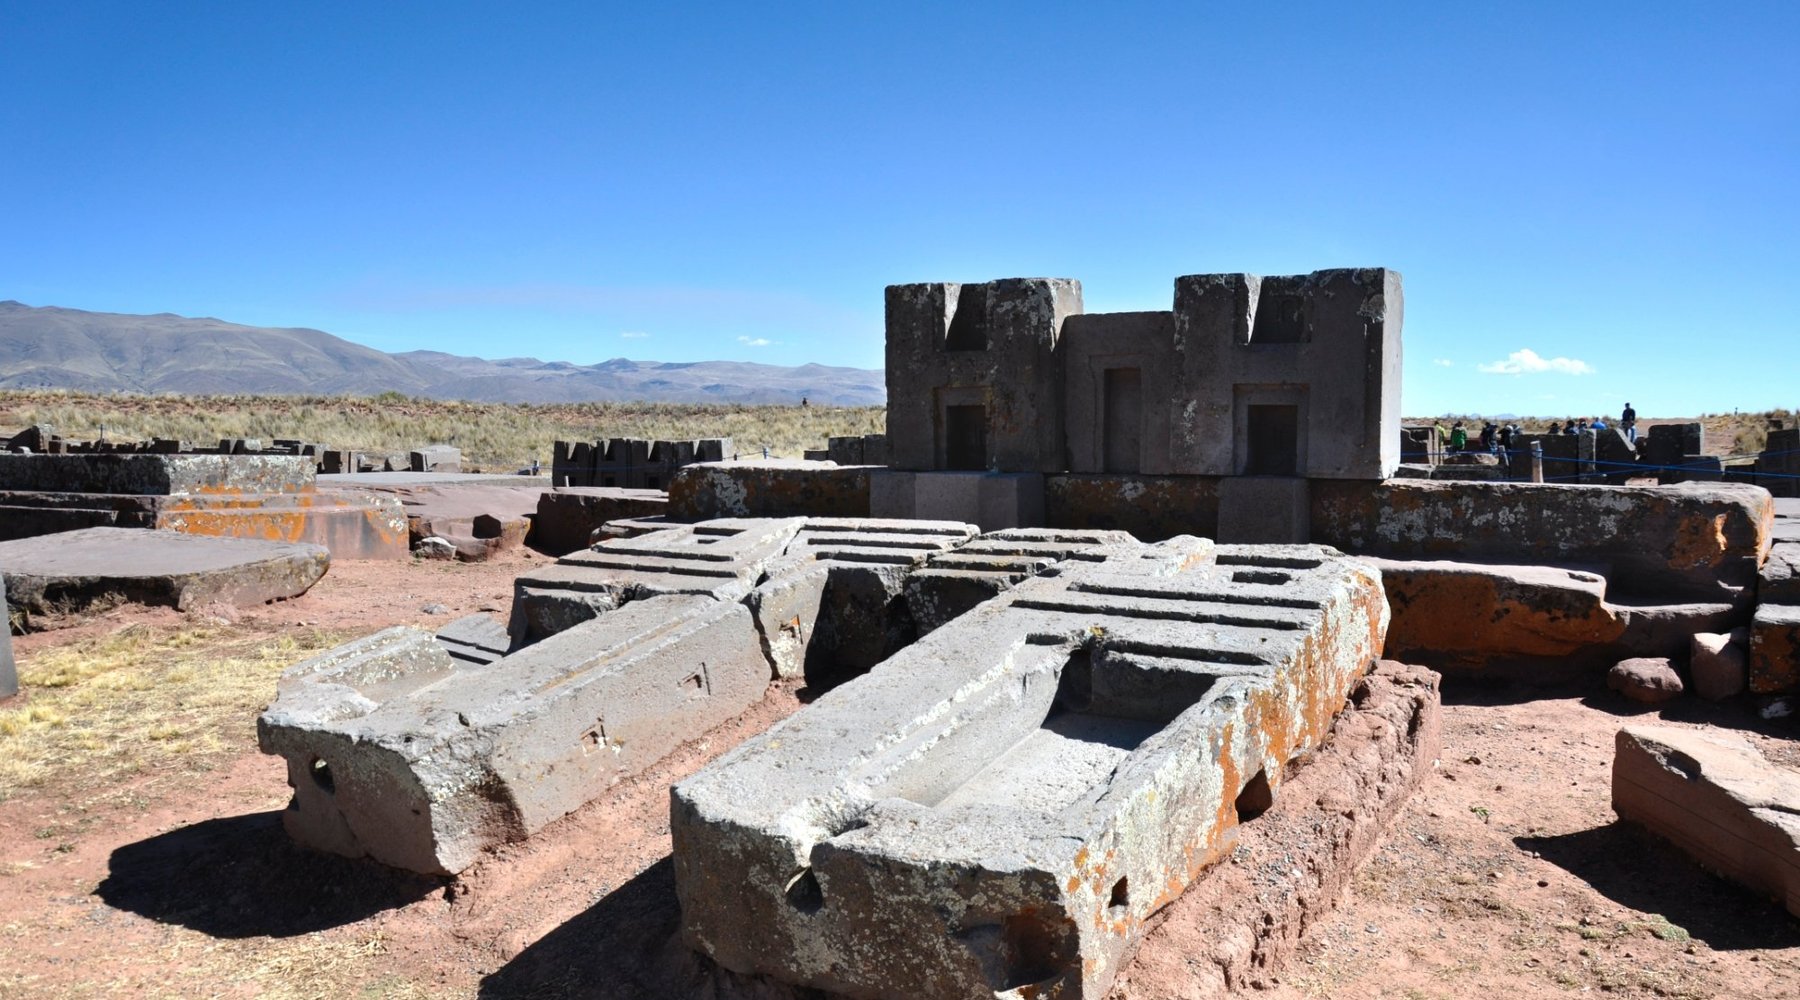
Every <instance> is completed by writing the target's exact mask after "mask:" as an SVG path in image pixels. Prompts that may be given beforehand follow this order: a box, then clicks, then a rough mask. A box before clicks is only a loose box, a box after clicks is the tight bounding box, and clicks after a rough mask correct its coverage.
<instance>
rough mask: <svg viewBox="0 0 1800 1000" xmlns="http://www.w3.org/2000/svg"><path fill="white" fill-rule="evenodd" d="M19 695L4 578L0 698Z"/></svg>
mask: <svg viewBox="0 0 1800 1000" xmlns="http://www.w3.org/2000/svg"><path fill="white" fill-rule="evenodd" d="M18 693H19V672H18V669H17V668H16V667H14V666H13V655H12V612H11V611H10V610H8V609H7V606H6V578H5V577H0V698H10V697H12V696H13V695H15V694H18Z"/></svg>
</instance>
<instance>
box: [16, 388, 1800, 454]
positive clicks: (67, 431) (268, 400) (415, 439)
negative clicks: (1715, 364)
mask: <svg viewBox="0 0 1800 1000" xmlns="http://www.w3.org/2000/svg"><path fill="white" fill-rule="evenodd" d="M1431 419H1433V418H1430V417H1422V418H1416V421H1417V422H1426V421H1429V420H1431ZM1436 419H1438V420H1441V421H1443V422H1445V424H1446V425H1448V422H1449V421H1452V420H1463V421H1465V422H1472V423H1473V424H1474V426H1476V427H1479V426H1480V423H1481V420H1482V418H1481V417H1480V416H1479V415H1470V414H1462V415H1457V416H1445V417H1439V418H1436ZM1550 419H1551V418H1531V419H1527V420H1521V421H1519V424H1520V426H1522V427H1523V428H1524V429H1525V430H1526V431H1529V432H1540V431H1543V430H1545V429H1546V428H1547V427H1548V426H1549V423H1550ZM1771 419H1775V420H1781V421H1784V422H1785V425H1786V426H1789V427H1792V426H1794V424H1795V420H1796V416H1795V413H1794V411H1792V410H1765V411H1755V412H1743V413H1709V414H1703V415H1701V416H1699V417H1643V418H1640V420H1639V425H1640V429H1643V428H1648V427H1649V426H1650V425H1653V424H1658V423H1671V422H1679V421H1689V420H1699V421H1701V422H1702V423H1704V424H1705V425H1706V434H1707V445H1708V450H1709V451H1710V452H1712V453H1714V454H1725V455H1754V454H1756V453H1757V452H1758V451H1760V450H1761V449H1762V445H1763V441H1764V440H1765V438H1766V437H1767V433H1768V426H1769V421H1770V420H1771ZM1407 422H1409V423H1411V422H1415V418H1408V421H1407ZM38 423H43V424H49V425H50V426H51V427H54V428H55V429H56V430H57V432H58V433H60V434H62V435H63V436H64V437H66V438H70V439H74V440H84V441H85V440H92V439H95V438H98V437H100V436H101V435H102V433H104V435H105V436H106V437H107V438H109V439H111V440H116V441H137V440H147V439H149V438H155V437H160V438H178V439H181V440H185V441H189V442H192V443H194V444H196V445H206V444H211V443H216V442H217V441H218V440H219V439H220V438H237V437H252V438H261V439H263V440H264V441H268V440H273V439H275V438H292V439H297V440H304V441H317V442H319V443H322V444H327V445H331V446H333V447H340V448H350V449H354V450H357V451H362V452H364V453H367V454H371V455H400V454H404V453H405V452H407V451H408V450H410V449H412V448H415V447H417V446H419V445H423V444H454V445H456V446H457V447H459V448H461V449H462V452H463V461H464V466H465V468H470V467H473V468H478V469H481V470H483V471H488V472H501V471H508V472H509V471H513V470H515V469H520V468H524V467H525V466H528V465H530V464H531V461H532V459H534V458H535V459H537V460H538V461H540V462H543V463H544V464H546V465H548V464H549V462H550V448H551V443H552V442H554V441H558V440H564V441H584V440H585V441H592V440H594V439H596V438H602V437H638V438H651V439H661V440H683V439H687V438H701V437H729V438H731V439H732V442H733V443H734V445H735V446H736V448H737V450H738V452H739V453H740V454H743V455H751V454H757V455H760V454H761V453H762V449H763V448H764V447H767V448H768V449H769V454H771V455H774V456H776V457H780V458H799V457H800V456H801V453H802V452H804V451H806V450H807V449H809V448H823V447H825V439H826V438H828V437H832V436H836V435H849V434H879V433H882V432H883V431H885V430H886V429H887V411H886V409H885V408H884V407H879V406H865V407H828V406H811V407H805V408H802V407H797V406H733V405H725V404H721V405H715V406H699V405H686V404H676V403H557V404H542V405H526V404H512V403H460V402H445V401H441V400H429V399H414V398H411V397H407V396H402V395H400V394H398V393H388V394H385V395H382V396H375V397H348V396H296V397H281V396H200V397H185V396H128V395H93V394H84V393H73V392H60V391H36V392H23V391H14V392H0V434H10V433H13V432H15V431H17V430H19V429H22V428H24V427H26V426H29V425H31V424H38Z"/></svg>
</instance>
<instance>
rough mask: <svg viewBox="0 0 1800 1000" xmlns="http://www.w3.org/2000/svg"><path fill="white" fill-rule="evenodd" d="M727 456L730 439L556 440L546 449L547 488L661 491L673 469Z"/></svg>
mask: <svg viewBox="0 0 1800 1000" xmlns="http://www.w3.org/2000/svg"><path fill="white" fill-rule="evenodd" d="M731 457H735V456H734V454H733V452H732V450H731V439H730V438H699V439H697V440H693V441H646V440H644V439H642V438H601V439H600V440H598V441H593V442H588V441H576V442H573V443H571V442H568V441H558V442H556V444H555V446H554V447H553V449H552V451H551V460H550V482H551V485H553V486H616V487H622V488H626V489H651V490H666V489H668V488H669V483H670V482H671V481H673V480H674V478H675V472H676V470H678V469H681V468H682V467H684V466H688V465H692V464H694V463H695V462H721V461H724V460H725V459H727V458H731Z"/></svg>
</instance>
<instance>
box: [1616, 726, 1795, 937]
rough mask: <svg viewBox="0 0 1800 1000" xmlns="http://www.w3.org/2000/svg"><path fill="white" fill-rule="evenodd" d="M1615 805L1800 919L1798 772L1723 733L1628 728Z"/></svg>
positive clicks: (1619, 754)
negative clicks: (1779, 904) (1772, 761)
mask: <svg viewBox="0 0 1800 1000" xmlns="http://www.w3.org/2000/svg"><path fill="white" fill-rule="evenodd" d="M1616 747H1617V749H1616V753H1615V756H1614V757H1613V788H1612V796H1613V808H1614V809H1615V810H1617V811H1618V813H1619V816H1620V818H1621V819H1627V820H1631V821H1632V822H1635V823H1639V824H1642V825H1643V826H1644V827H1645V828H1647V829H1649V830H1650V831H1651V832H1652V833H1655V834H1657V835H1658V836H1661V837H1666V838H1668V839H1669V840H1670V841H1673V842H1674V844H1675V846H1677V847H1679V848H1681V849H1682V850H1683V851H1685V852H1687V853H1688V854H1689V855H1690V856H1692V857H1693V858H1694V860H1695V861H1698V862H1699V863H1700V865H1701V866H1702V867H1704V868H1706V869H1707V870H1709V871H1712V872H1715V873H1717V874H1719V875H1722V876H1724V877H1725V878H1728V879H1731V880H1732V881H1734V882H1739V883H1742V884H1743V885H1745V886H1748V887H1749V888H1750V889H1751V890H1753V891H1755V892H1757V893H1760V894H1762V895H1764V896H1767V897H1769V898H1771V899H1774V900H1776V901H1777V902H1779V903H1781V904H1782V905H1783V906H1786V907H1787V910H1788V912H1789V913H1792V914H1794V915H1795V916H1800V772H1796V771H1794V770H1792V769H1790V768H1785V767H1781V766H1779V765H1776V764H1771V763H1770V762H1768V761H1767V760H1765V759H1763V756H1762V755H1761V754H1759V753H1757V752H1756V748H1755V747H1753V746H1751V745H1750V743H1749V741H1747V740H1745V739H1743V738H1742V737H1738V736H1733V735H1730V734H1728V733H1722V732H1711V731H1707V732H1701V731H1696V730H1692V729H1678V728H1675V727H1671V726H1626V727H1625V728H1623V729H1621V730H1619V735H1618V738H1617V741H1616Z"/></svg>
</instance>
